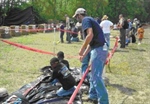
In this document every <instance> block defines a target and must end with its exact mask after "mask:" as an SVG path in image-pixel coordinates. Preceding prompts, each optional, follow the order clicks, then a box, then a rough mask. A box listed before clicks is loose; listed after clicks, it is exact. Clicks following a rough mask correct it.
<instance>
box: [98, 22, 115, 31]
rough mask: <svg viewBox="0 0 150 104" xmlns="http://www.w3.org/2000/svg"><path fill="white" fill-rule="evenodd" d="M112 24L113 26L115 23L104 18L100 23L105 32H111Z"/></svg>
mask: <svg viewBox="0 0 150 104" xmlns="http://www.w3.org/2000/svg"><path fill="white" fill-rule="evenodd" d="M110 26H113V23H112V22H111V21H109V20H103V21H102V22H101V23H100V27H101V28H102V30H103V32H104V33H110Z"/></svg>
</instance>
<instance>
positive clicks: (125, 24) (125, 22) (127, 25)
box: [122, 19, 129, 29]
mask: <svg viewBox="0 0 150 104" xmlns="http://www.w3.org/2000/svg"><path fill="white" fill-rule="evenodd" d="M122 27H123V29H127V28H128V27H129V24H128V21H127V19H125V20H124V25H123V26H122Z"/></svg>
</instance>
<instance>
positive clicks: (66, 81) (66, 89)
mask: <svg viewBox="0 0 150 104" xmlns="http://www.w3.org/2000/svg"><path fill="white" fill-rule="evenodd" d="M50 65H51V68H52V70H53V73H52V77H51V79H50V82H51V83H52V82H53V81H54V80H56V79H57V80H58V81H59V82H60V84H61V85H62V87H61V88H60V89H59V90H58V91H57V92H56V94H57V95H58V96H68V95H71V94H72V93H73V92H74V90H75V85H76V81H75V79H74V77H73V76H72V75H71V73H70V71H69V70H68V68H67V67H66V65H64V64H63V63H62V62H60V61H59V59H58V58H56V57H53V58H52V59H51V60H50Z"/></svg>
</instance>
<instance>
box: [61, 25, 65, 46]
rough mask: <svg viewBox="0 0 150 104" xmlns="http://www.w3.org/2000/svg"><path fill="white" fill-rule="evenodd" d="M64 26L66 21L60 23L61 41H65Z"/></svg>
mask: <svg viewBox="0 0 150 104" xmlns="http://www.w3.org/2000/svg"><path fill="white" fill-rule="evenodd" d="M64 28H65V26H64V23H63V22H61V24H60V41H61V43H63V42H64V38H63V36H64Z"/></svg>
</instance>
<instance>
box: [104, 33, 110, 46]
mask: <svg viewBox="0 0 150 104" xmlns="http://www.w3.org/2000/svg"><path fill="white" fill-rule="evenodd" d="M104 37H105V40H106V42H107V44H108V46H109V47H110V33H104Z"/></svg>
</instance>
